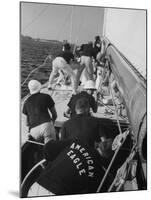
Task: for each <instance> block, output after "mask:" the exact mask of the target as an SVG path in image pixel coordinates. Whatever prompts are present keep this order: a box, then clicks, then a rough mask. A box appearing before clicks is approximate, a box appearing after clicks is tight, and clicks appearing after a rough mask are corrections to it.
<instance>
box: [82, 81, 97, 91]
mask: <svg viewBox="0 0 151 200" xmlns="http://www.w3.org/2000/svg"><path fill="white" fill-rule="evenodd" d="M84 89H92V90H96V87H95V83H94V81H92V80H88V81H87V82H86V83H85V85H84Z"/></svg>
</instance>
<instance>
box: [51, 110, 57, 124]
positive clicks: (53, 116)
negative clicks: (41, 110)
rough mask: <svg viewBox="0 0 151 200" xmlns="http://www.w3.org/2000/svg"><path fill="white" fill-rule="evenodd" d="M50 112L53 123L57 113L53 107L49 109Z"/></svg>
mask: <svg viewBox="0 0 151 200" xmlns="http://www.w3.org/2000/svg"><path fill="white" fill-rule="evenodd" d="M50 112H51V115H52V121H53V123H54V122H55V120H56V119H57V111H56V109H55V107H54V106H53V107H51V108H50Z"/></svg>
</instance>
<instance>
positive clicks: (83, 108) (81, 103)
mask: <svg viewBox="0 0 151 200" xmlns="http://www.w3.org/2000/svg"><path fill="white" fill-rule="evenodd" d="M75 111H76V113H77V112H78V113H81V114H88V113H89V111H90V104H89V101H88V99H87V98H84V97H83V98H82V97H81V98H80V99H78V100H77V102H76V105H75Z"/></svg>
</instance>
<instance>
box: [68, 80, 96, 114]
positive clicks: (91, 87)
mask: <svg viewBox="0 0 151 200" xmlns="http://www.w3.org/2000/svg"><path fill="white" fill-rule="evenodd" d="M83 89H84V90H83V91H82V92H80V93H78V94H76V95H72V97H71V99H70V100H69V103H68V107H69V108H68V109H67V111H66V112H65V115H67V116H69V113H70V116H71V117H72V116H74V115H75V114H76V112H75V105H76V102H77V100H78V99H79V98H83V97H84V98H87V99H88V101H89V104H90V108H91V109H92V111H93V112H94V113H96V112H97V108H98V105H97V102H96V97H94V96H93V95H94V93H95V91H96V88H95V83H94V81H92V80H88V81H87V82H86V83H85V85H84V88H83Z"/></svg>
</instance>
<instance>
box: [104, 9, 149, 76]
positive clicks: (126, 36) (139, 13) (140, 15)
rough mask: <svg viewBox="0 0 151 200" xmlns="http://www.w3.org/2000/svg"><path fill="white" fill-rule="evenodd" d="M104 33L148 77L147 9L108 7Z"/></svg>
mask: <svg viewBox="0 0 151 200" xmlns="http://www.w3.org/2000/svg"><path fill="white" fill-rule="evenodd" d="M103 28H104V35H105V37H107V38H108V39H109V40H110V42H111V43H112V44H114V45H115V46H116V47H117V48H118V49H119V50H120V51H121V52H122V53H123V54H124V55H125V56H126V58H127V59H128V60H129V61H130V62H131V63H132V64H133V65H134V66H135V67H136V68H137V70H138V71H139V72H140V73H141V74H142V75H143V76H144V78H146V10H141V9H139V10H137V9H117V8H106V9H105V17H104V27H103Z"/></svg>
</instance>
